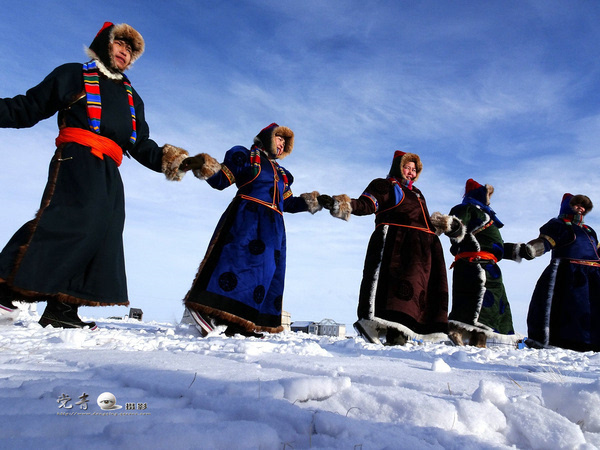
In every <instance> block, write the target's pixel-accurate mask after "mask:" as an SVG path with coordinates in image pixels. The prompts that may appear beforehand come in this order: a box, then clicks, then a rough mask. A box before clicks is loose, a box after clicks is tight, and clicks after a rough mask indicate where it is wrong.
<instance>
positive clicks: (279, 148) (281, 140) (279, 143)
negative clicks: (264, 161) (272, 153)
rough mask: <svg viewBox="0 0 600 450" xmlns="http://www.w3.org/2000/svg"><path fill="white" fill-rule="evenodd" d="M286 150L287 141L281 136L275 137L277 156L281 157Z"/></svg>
mask: <svg viewBox="0 0 600 450" xmlns="http://www.w3.org/2000/svg"><path fill="white" fill-rule="evenodd" d="M284 148H285V139H284V138H282V137H281V136H275V149H276V150H277V156H280V155H281V154H282V153H283V149H284Z"/></svg>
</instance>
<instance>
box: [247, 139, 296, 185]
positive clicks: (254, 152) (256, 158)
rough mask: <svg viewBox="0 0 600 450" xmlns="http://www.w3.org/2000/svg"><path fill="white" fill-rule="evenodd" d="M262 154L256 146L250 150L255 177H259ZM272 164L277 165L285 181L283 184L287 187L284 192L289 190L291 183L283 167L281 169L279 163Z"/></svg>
mask: <svg viewBox="0 0 600 450" xmlns="http://www.w3.org/2000/svg"><path fill="white" fill-rule="evenodd" d="M260 152H261V149H260V148H259V147H257V146H256V145H253V146H252V147H251V148H250V166H251V167H252V174H253V175H254V176H256V175H258V172H259V171H260ZM272 163H273V164H274V165H275V167H276V168H277V171H278V172H279V174H280V175H281V179H282V180H283V183H284V185H285V188H284V190H287V189H288V187H289V183H288V177H287V175H286V173H285V170H283V167H281V166H280V165H279V164H278V163H277V161H275V160H272Z"/></svg>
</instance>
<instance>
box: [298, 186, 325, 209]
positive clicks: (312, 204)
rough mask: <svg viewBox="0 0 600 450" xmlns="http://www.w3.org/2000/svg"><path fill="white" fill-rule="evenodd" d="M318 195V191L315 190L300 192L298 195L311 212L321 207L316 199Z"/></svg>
mask: <svg viewBox="0 0 600 450" xmlns="http://www.w3.org/2000/svg"><path fill="white" fill-rule="evenodd" d="M318 196H319V193H318V192H317V191H312V192H308V193H305V194H300V197H302V198H303V199H304V201H305V202H306V206H308V212H309V213H311V214H314V213H316V212H319V211H321V210H322V209H323V206H321V205H320V204H319V201H318V200H317V197H318Z"/></svg>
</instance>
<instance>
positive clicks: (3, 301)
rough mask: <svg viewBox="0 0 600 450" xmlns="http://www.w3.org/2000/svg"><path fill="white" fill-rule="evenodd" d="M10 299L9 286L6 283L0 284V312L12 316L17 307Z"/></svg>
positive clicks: (11, 296) (11, 298)
mask: <svg viewBox="0 0 600 450" xmlns="http://www.w3.org/2000/svg"><path fill="white" fill-rule="evenodd" d="M12 301H13V295H12V292H11V290H10V288H9V287H8V286H7V285H6V283H2V284H0V314H2V315H9V316H12V315H14V314H15V313H17V312H18V310H19V308H17V307H16V306H15V305H14V304H13V302H12Z"/></svg>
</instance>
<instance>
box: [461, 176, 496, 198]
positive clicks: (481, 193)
mask: <svg viewBox="0 0 600 450" xmlns="http://www.w3.org/2000/svg"><path fill="white" fill-rule="evenodd" d="M493 193H494V186H492V185H490V184H486V185H485V186H482V185H481V184H479V183H478V182H477V181H475V180H474V179H473V178H469V179H468V180H467V183H466V184H465V195H463V197H471V198H474V199H475V200H477V201H478V202H480V203H483V204H484V205H489V204H490V198H491V197H492V194H493Z"/></svg>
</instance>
